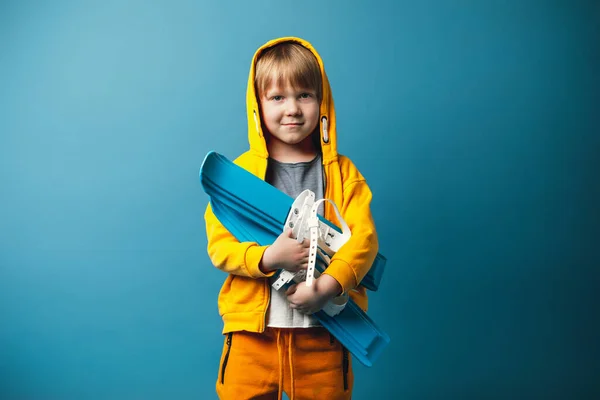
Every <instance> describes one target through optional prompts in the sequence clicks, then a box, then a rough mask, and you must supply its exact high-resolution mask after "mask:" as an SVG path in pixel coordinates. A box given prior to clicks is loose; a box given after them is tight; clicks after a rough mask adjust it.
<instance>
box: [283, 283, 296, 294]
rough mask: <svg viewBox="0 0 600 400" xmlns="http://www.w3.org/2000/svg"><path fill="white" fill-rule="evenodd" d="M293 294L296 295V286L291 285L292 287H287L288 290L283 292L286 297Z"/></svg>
mask: <svg viewBox="0 0 600 400" xmlns="http://www.w3.org/2000/svg"><path fill="white" fill-rule="evenodd" d="M294 293H296V285H292V286H290V287H289V288H288V289H287V290H286V291H285V294H286V295H287V296H289V295H290V294H294Z"/></svg>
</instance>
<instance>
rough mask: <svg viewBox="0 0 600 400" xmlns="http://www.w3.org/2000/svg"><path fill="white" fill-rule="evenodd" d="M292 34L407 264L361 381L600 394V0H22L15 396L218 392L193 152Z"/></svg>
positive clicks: (384, 302)
mask: <svg viewBox="0 0 600 400" xmlns="http://www.w3.org/2000/svg"><path fill="white" fill-rule="evenodd" d="M288 35H294V36H300V37H302V38H304V39H306V40H308V41H310V42H312V44H313V45H314V46H315V47H316V49H317V50H318V51H319V52H320V53H321V55H322V57H323V59H324V62H325V67H326V70H327V72H328V75H329V78H330V81H331V85H332V90H333V96H334V99H335V102H336V110H337V116H338V139H339V151H340V152H341V153H342V154H346V155H348V156H350V157H351V158H352V160H353V161H354V162H355V164H356V165H357V166H358V168H359V169H360V171H361V172H362V173H363V175H364V176H365V177H366V178H367V181H368V183H369V184H370V186H371V188H372V190H373V193H374V200H373V213H374V218H375V222H376V224H377V228H378V231H379V237H380V252H381V253H382V254H384V255H385V256H386V257H387V259H388V264H387V268H386V271H385V276H384V280H383V282H382V285H381V289H380V290H379V291H378V292H376V293H371V294H370V310H369V315H371V316H372V318H373V319H374V320H375V321H376V322H377V323H378V324H379V325H380V327H381V328H382V329H384V330H385V331H386V332H388V334H389V335H390V336H391V339H392V341H391V344H390V345H389V347H388V349H387V350H386V352H385V353H384V354H383V355H382V356H381V358H380V359H379V360H378V361H377V362H376V364H375V365H374V366H373V367H372V368H366V367H364V366H362V365H360V364H359V363H355V373H356V385H355V392H354V396H353V398H355V399H358V400H363V399H406V400H421V399H448V400H449V399H533V398H546V399H549V398H557V399H587V398H590V399H591V398H598V397H599V396H600V387H599V383H598V382H599V381H598V377H599V376H600V361H599V360H600V349H599V346H600V345H599V341H598V337H599V335H600V328H599V326H598V315H599V314H598V307H597V305H598V302H597V291H598V287H599V285H600V281H599V279H598V275H599V274H598V269H599V268H600V255H599V252H598V247H597V246H598V242H599V238H600V229H599V227H600V215H599V211H598V204H599V203H600V178H599V177H598V172H599V167H600V162H599V158H600V156H599V154H600V118H599V116H598V115H599V111H600V110H599V108H598V107H599V104H600V74H599V72H598V71H600V3H598V2H597V1H541V0H540V1H534V0H532V1H512V2H511V1H495V0H493V1H485V2H484V1H443V0H428V1H419V2H408V1H372V2H367V1H355V2H349V1H311V0H309V1H303V2H297V1H295V2H291V1H283V0H282V1H272V0H263V1H255V2H242V1H191V0H190V1H127V2H123V1H103V2H92V1H89V2H86V1H63V0H56V1H52V2H43V1H3V2H2V3H1V5H0V398H2V399H35V400H38V399H61V400H62V399H64V400H71V399H77V400H80V399H90V400H96V399H98V400H99V399H182V400H183V399H214V398H216V395H215V389H214V385H215V381H216V378H217V373H218V363H219V357H220V354H221V349H222V345H223V337H222V335H221V328H222V322H221V319H220V317H219V315H218V311H217V294H218V291H219V289H220V286H221V284H222V282H223V280H224V279H225V276H224V274H223V273H222V272H220V271H218V270H216V269H215V268H213V267H212V265H211V263H210V261H209V259H208V256H207V254H206V234H205V230H204V220H203V212H204V208H205V206H206V204H207V201H208V198H207V196H206V195H205V193H204V192H203V191H202V188H201V186H200V183H199V180H198V170H199V168H200V165H201V162H202V160H203V158H204V156H205V155H206V153H207V152H208V151H210V150H214V151H217V152H219V153H222V154H224V155H226V156H227V157H229V158H234V157H236V156H237V155H238V154H240V153H241V152H243V151H244V150H246V149H247V147H248V143H247V130H246V129H247V128H246V110H245V90H246V83H247V77H248V70H249V66H250V61H251V58H252V55H253V53H254V51H255V50H256V49H257V48H258V47H259V46H260V45H262V44H263V43H265V42H266V41H268V40H270V39H272V38H275V37H279V36H288ZM315 384H318V382H315Z"/></svg>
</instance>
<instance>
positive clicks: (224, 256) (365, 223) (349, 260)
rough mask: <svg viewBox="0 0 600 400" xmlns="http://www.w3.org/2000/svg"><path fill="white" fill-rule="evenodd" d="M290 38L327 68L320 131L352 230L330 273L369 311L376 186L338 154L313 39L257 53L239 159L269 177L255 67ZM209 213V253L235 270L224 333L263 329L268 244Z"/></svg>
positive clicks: (333, 191)
mask: <svg viewBox="0 0 600 400" xmlns="http://www.w3.org/2000/svg"><path fill="white" fill-rule="evenodd" d="M285 41H294V42H297V43H300V44H301V45H303V46H304V47H306V48H307V49H309V50H310V51H311V52H312V53H313V54H314V56H315V57H316V59H317V61H318V63H319V66H320V68H321V75H322V81H323V91H322V93H323V94H322V100H321V106H320V113H321V115H320V123H319V131H320V136H321V150H322V155H323V157H322V160H323V172H324V175H325V176H324V179H325V198H328V199H331V200H333V201H334V202H335V204H336V205H337V207H338V208H339V210H340V213H341V214H342V217H343V218H344V220H345V221H346V222H347V224H348V226H349V228H350V230H351V232H352V236H351V238H350V239H349V240H348V242H346V243H345V244H344V245H343V246H342V247H341V248H340V249H339V250H338V251H337V253H336V254H335V255H334V257H333V258H332V259H331V263H330V265H329V267H328V268H327V270H326V271H325V273H326V274H328V275H331V276H332V277H333V278H335V279H336V280H337V281H338V282H339V283H340V285H341V286H342V288H343V290H344V292H345V293H349V294H350V296H351V297H352V298H353V299H354V301H355V302H356V303H357V304H358V305H359V306H360V307H361V308H362V309H363V310H365V311H366V309H367V294H366V290H365V288H364V287H362V286H359V284H360V282H361V280H362V279H363V277H364V276H365V275H366V274H367V272H368V271H369V268H370V267H371V265H372V263H373V261H374V260H375V256H376V255H377V252H378V250H379V246H378V240H377V232H376V230H375V225H374V222H373V218H372V216H371V210H370V203H371V197H372V195H371V190H370V188H369V186H368V185H367V182H366V181H365V178H364V177H363V176H362V175H361V173H360V172H359V171H358V169H357V168H356V167H355V166H354V164H353V163H352V161H350V159H349V158H347V157H345V156H343V155H340V154H338V153H337V149H336V123H335V110H334V105H333V98H332V95H331V89H330V86H329V81H328V80H327V75H326V74H325V69H324V67H323V61H322V60H321V57H320V56H319V54H318V53H317V51H316V50H315V49H314V48H313V47H312V45H311V44H310V43H308V42H307V41H305V40H303V39H300V38H295V37H284V38H279V39H275V40H272V41H269V42H267V43H266V44H264V45H263V46H262V47H260V48H259V49H258V50H257V51H256V53H255V54H254V57H253V59H252V65H251V67H250V76H249V78H248V89H247V94H246V104H247V114H248V140H249V142H250V149H249V150H248V151H246V152H245V153H243V154H242V155H240V156H239V157H238V158H237V159H236V160H234V162H235V164H237V165H239V166H240V167H242V168H244V169H246V170H248V171H249V172H251V173H252V174H254V175H256V176H257V177H259V178H261V179H262V180H264V179H265V174H266V170H267V161H268V156H269V154H268V152H267V145H266V142H265V137H264V134H263V131H262V124H261V121H260V112H259V103H258V99H257V96H256V94H255V86H254V73H255V69H254V68H255V65H256V60H257V59H258V57H259V56H260V54H261V53H262V52H263V51H264V50H265V49H267V48H269V47H271V46H273V45H275V44H278V43H281V42H285ZM324 216H325V218H326V219H328V220H329V221H332V222H334V223H335V222H336V217H335V211H334V210H333V207H332V206H331V205H330V204H329V203H327V202H325V214H324ZM204 217H205V221H206V235H207V238H208V254H209V257H210V259H211V261H212V263H213V264H214V266H216V267H217V268H219V269H220V270H222V271H224V272H227V273H228V274H229V275H228V277H227V279H226V280H225V282H224V284H223V287H222V288H221V291H220V293H219V300H218V305H219V313H220V315H221V316H222V318H223V322H224V326H223V333H228V332H235V331H241V330H245V331H249V332H263V331H264V330H265V320H266V313H267V309H268V306H269V300H270V294H271V291H270V286H269V277H270V276H271V275H273V274H274V272H272V273H270V274H264V273H263V272H262V271H261V270H260V269H259V263H260V261H261V259H262V256H263V253H264V251H265V250H266V248H267V246H259V245H258V244H257V243H253V242H241V243H240V242H239V241H238V240H237V239H236V238H235V237H234V236H233V235H232V234H231V233H230V232H229V231H228V230H227V229H226V228H225V227H223V225H222V224H221V223H220V222H219V220H218V219H217V218H216V217H215V215H214V213H213V212H212V210H211V207H210V205H209V206H208V207H207V209H206V213H205V216H204ZM282 231H283V227H282Z"/></svg>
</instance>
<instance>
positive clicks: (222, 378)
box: [221, 332, 233, 384]
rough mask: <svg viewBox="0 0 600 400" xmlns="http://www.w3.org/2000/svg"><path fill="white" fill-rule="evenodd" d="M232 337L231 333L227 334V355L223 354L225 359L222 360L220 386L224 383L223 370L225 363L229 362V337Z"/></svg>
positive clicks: (225, 366)
mask: <svg viewBox="0 0 600 400" xmlns="http://www.w3.org/2000/svg"><path fill="white" fill-rule="evenodd" d="M232 336H233V332H229V333H228V334H227V353H225V358H224V359H223V365H222V366H221V384H224V383H225V369H226V368H227V361H228V360H229V352H230V351H231V337H232Z"/></svg>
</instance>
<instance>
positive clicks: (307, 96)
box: [300, 93, 312, 99]
mask: <svg viewBox="0 0 600 400" xmlns="http://www.w3.org/2000/svg"><path fill="white" fill-rule="evenodd" d="M310 97H312V94H310V93H302V94H301V95H300V98H301V99H308V98H310Z"/></svg>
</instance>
